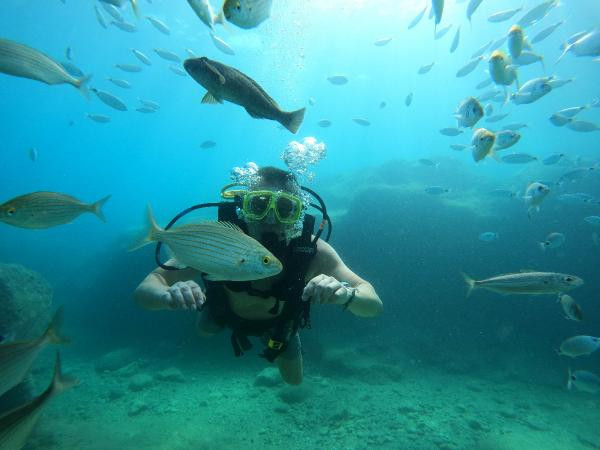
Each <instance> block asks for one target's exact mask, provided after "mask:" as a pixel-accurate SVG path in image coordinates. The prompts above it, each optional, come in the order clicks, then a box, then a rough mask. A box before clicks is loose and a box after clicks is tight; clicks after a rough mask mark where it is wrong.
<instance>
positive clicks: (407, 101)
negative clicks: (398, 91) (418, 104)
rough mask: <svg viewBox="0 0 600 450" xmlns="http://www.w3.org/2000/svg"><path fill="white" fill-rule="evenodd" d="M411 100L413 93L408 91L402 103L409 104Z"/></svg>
mask: <svg viewBox="0 0 600 450" xmlns="http://www.w3.org/2000/svg"><path fill="white" fill-rule="evenodd" d="M412 101H413V93H412V92H410V93H409V94H408V95H407V96H406V98H405V99H404V104H405V105H406V106H410V105H411V103H412Z"/></svg>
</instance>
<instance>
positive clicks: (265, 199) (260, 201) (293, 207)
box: [242, 190, 303, 224]
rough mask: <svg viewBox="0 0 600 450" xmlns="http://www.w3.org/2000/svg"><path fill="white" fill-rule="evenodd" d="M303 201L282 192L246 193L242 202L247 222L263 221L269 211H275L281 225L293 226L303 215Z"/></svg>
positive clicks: (262, 191)
mask: <svg viewBox="0 0 600 450" xmlns="http://www.w3.org/2000/svg"><path fill="white" fill-rule="evenodd" d="M302 206H303V205H302V200H301V199H300V198H299V197H296V196H295V195H292V194H288V193H287V192H282V191H269V190H260V191H246V192H245V193H244V199H243V202H242V211H243V213H244V218H245V219H246V220H249V221H252V222H255V221H259V220H263V219H264V218H265V217H266V216H267V214H269V211H271V210H272V211H273V212H274V214H275V217H276V219H277V221H278V222H279V223H283V224H293V223H296V222H297V221H298V219H299V218H300V214H301V213H302Z"/></svg>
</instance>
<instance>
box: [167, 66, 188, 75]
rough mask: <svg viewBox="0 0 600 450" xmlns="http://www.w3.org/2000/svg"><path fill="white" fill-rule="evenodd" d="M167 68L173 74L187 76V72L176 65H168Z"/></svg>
mask: <svg viewBox="0 0 600 450" xmlns="http://www.w3.org/2000/svg"><path fill="white" fill-rule="evenodd" d="M169 69H170V70H171V72H173V73H174V74H175V75H179V76H180V77H187V73H186V72H185V71H184V70H181V69H180V68H179V67H178V66H169Z"/></svg>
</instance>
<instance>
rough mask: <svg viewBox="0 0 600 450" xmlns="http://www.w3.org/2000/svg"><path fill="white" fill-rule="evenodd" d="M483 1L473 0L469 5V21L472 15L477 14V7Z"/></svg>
mask: <svg viewBox="0 0 600 450" xmlns="http://www.w3.org/2000/svg"><path fill="white" fill-rule="evenodd" d="M482 1H483V0H471V1H470V2H469V4H468V5H467V19H469V22H470V21H471V16H472V15H473V14H475V11H477V8H479V5H481V3H482Z"/></svg>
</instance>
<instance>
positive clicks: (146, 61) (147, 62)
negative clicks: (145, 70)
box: [131, 48, 152, 66]
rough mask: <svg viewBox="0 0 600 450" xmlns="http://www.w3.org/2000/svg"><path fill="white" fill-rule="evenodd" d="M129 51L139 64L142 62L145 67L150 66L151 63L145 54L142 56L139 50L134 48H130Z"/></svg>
mask: <svg viewBox="0 0 600 450" xmlns="http://www.w3.org/2000/svg"><path fill="white" fill-rule="evenodd" d="M131 51H132V52H133V54H134V55H135V57H136V58H137V59H139V60H140V61H141V62H143V63H144V64H146V65H147V66H151V65H152V62H151V61H150V58H148V57H147V56H146V55H145V54H143V53H142V52H140V51H139V50H136V49H135V48H132V49H131Z"/></svg>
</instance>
